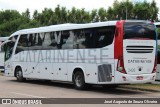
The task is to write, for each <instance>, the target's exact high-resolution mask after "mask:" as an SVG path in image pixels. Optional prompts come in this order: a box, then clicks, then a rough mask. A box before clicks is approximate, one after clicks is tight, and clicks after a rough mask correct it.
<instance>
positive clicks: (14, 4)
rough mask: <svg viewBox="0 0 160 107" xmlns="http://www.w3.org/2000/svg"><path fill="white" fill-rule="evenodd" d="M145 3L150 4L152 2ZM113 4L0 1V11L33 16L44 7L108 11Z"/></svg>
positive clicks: (64, 0) (71, 0) (87, 0)
mask: <svg viewBox="0 0 160 107" xmlns="http://www.w3.org/2000/svg"><path fill="white" fill-rule="evenodd" d="M119 1H122V0H119ZM131 1H142V0H131ZM147 1H149V2H151V1H152V0H147ZM155 1H156V2H157V3H158V7H160V0H155ZM158 1H159V2H158ZM113 2H114V0H0V10H2V9H3V10H5V9H14V10H18V11H19V12H24V11H25V10H26V9H27V8H28V9H29V10H30V12H31V14H33V12H34V10H38V12H41V11H42V10H43V9H44V8H45V7H46V8H52V9H54V8H55V7H56V6H57V5H58V4H59V5H60V6H65V7H66V8H67V9H71V8H72V7H73V6H74V7H76V8H85V9H86V10H88V11H90V10H92V9H98V8H100V7H104V8H105V9H108V7H109V6H112V4H113Z"/></svg>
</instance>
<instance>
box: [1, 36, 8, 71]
mask: <svg viewBox="0 0 160 107" xmlns="http://www.w3.org/2000/svg"><path fill="white" fill-rule="evenodd" d="M6 40H8V37H0V72H4V51H3V49H1V48H2V45H3V42H4V41H6Z"/></svg>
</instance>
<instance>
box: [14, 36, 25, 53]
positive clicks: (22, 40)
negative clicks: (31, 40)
mask: <svg viewBox="0 0 160 107" xmlns="http://www.w3.org/2000/svg"><path fill="white" fill-rule="evenodd" d="M24 50H28V39H27V34H25V35H21V36H20V38H19V41H18V44H17V47H16V52H15V53H16V54H17V53H19V52H21V51H24Z"/></svg>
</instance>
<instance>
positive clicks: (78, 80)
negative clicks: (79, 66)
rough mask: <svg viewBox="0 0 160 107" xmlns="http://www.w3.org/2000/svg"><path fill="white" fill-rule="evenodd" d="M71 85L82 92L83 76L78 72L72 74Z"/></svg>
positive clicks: (83, 85)
mask: <svg viewBox="0 0 160 107" xmlns="http://www.w3.org/2000/svg"><path fill="white" fill-rule="evenodd" d="M73 83H74V87H75V88H76V89H78V90H83V89H85V88H86V84H85V79H84V74H83V73H82V72H80V71H77V72H76V73H74V74H73Z"/></svg>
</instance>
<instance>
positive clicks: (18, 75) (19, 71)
mask: <svg viewBox="0 0 160 107" xmlns="http://www.w3.org/2000/svg"><path fill="white" fill-rule="evenodd" d="M16 78H17V81H19V82H23V81H25V80H26V79H25V78H23V72H22V69H21V68H17V69H16Z"/></svg>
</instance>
